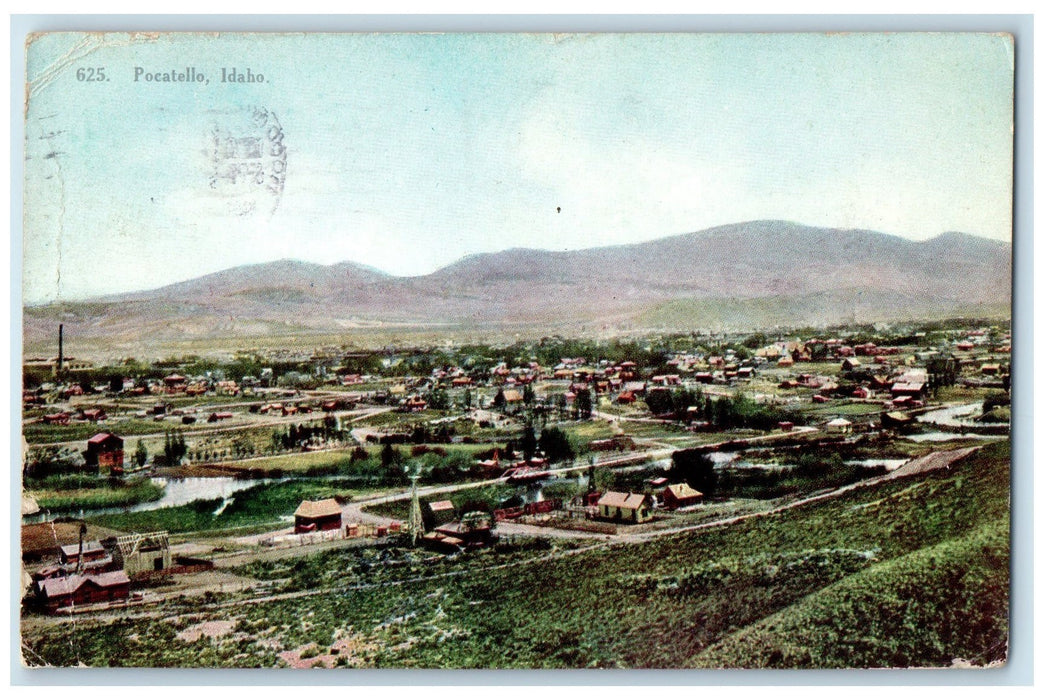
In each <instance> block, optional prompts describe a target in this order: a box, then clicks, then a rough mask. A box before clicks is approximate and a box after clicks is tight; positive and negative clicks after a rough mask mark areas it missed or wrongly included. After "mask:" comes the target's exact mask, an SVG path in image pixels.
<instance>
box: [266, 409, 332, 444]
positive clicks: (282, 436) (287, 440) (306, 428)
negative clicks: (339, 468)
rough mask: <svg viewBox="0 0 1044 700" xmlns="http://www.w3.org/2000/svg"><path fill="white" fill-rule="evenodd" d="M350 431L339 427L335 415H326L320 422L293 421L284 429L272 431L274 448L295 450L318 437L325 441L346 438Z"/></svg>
mask: <svg viewBox="0 0 1044 700" xmlns="http://www.w3.org/2000/svg"><path fill="white" fill-rule="evenodd" d="M347 437H348V431H346V430H344V429H343V428H339V427H338V425H337V419H336V418H335V417H334V416H325V417H324V418H323V420H322V422H320V423H314V424H312V425H297V424H296V423H291V424H290V425H289V426H287V427H286V429H284V430H273V431H272V448H273V449H274V450H275V451H280V450H293V449H297V448H298V447H301V446H302V445H304V444H305V443H307V442H309V441H311V440H315V439H317V438H319V439H322V440H323V441H329V440H345V439H347Z"/></svg>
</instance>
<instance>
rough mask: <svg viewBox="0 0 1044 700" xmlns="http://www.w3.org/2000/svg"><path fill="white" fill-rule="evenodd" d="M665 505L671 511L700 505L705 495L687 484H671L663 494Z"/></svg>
mask: <svg viewBox="0 0 1044 700" xmlns="http://www.w3.org/2000/svg"><path fill="white" fill-rule="evenodd" d="M660 497H661V499H662V500H663V505H664V506H666V507H667V508H670V509H671V510H674V509H676V508H683V507H685V506H691V505H693V504H696V503H699V502H700V501H701V500H702V499H703V494H702V493H700V492H699V491H697V490H696V489H694V488H692V487H691V486H689V485H688V484H686V483H681V484H670V485H669V486H667V488H665V489H664V490H663V493H662V494H661V496H660Z"/></svg>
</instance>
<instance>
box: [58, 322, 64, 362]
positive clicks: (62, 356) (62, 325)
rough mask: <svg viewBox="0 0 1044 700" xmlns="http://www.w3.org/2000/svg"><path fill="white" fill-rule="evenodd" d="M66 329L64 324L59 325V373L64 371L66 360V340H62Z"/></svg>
mask: <svg viewBox="0 0 1044 700" xmlns="http://www.w3.org/2000/svg"><path fill="white" fill-rule="evenodd" d="M64 328H65V326H64V324H61V323H59V324H58V371H59V372H61V371H62V362H63V361H64V360H65V355H64V352H63V351H64V347H63V340H64V339H63V338H62V335H63V330H64Z"/></svg>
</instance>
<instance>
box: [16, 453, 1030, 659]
mask: <svg viewBox="0 0 1044 700" xmlns="http://www.w3.org/2000/svg"><path fill="white" fill-rule="evenodd" d="M1009 462H1010V447H1009V445H1008V443H1007V442H998V443H994V444H991V445H988V446H986V447H984V448H983V449H982V450H980V451H979V452H977V453H975V454H972V455H971V456H969V457H966V458H964V459H963V460H961V461H959V462H957V463H955V464H953V465H951V467H950V468H948V469H946V470H939V471H935V472H930V473H922V474H918V475H914V476H907V477H904V478H897V479H894V480H891V481H886V482H882V483H878V484H875V485H867V486H863V487H861V488H856V489H853V490H851V491H848V492H846V493H844V494H842V495H840V496H838V497H836V498H833V499H832V500H824V501H820V502H818V503H810V504H806V505H802V506H800V507H795V508H792V509H790V510H786V511H781V512H776V513H773V514H770V515H764V516H762V517H757V518H752V519H748V520H745V521H742V522H738V523H733V524H731V525H723V526H720V527H716V528H711V529H706V530H698V531H690V532H686V533H682V534H673V535H663V536H661V537H658V538H655V539H652V540H649V541H646V542H640V543H620V544H614V545H612V546H606V545H605V544H604V543H599V542H598V541H595V542H594V543H593V544H591V543H589V542H590V541H588V542H583V543H573V544H561V543H560V544H550V543H547V542H526V541H520V542H515V543H507V544H503V545H500V546H498V547H497V548H495V549H493V550H486V551H482V552H479V553H474V554H470V555H467V556H462V557H459V558H457V559H453V560H450V559H446V560H438V561H434V562H433V561H430V560H426V558H427V557H429V555H428V554H427V553H423V552H421V553H415V552H412V550H407V549H402V548H397V547H387V548H384V549H381V550H378V549H376V548H369V549H366V548H361V549H360V548H355V549H343V550H339V551H327V552H324V553H320V554H314V555H309V556H303V557H298V558H292V559H288V560H285V561H260V562H256V563H254V564H251V565H248V566H244V567H241V568H240V569H239V570H238V571H237V573H239V574H241V575H243V576H250V577H253V578H256V579H260V580H262V581H264V582H265V583H266V584H268V585H269V586H273V587H275V588H266V589H265V591H264V594H263V596H262V597H259V598H255V599H254V600H252V601H251V602H250V603H249V604H246V603H244V602H243V601H241V600H240V601H237V600H236V599H235V597H234V596H235V594H230V593H226V594H223V595H222V596H218V595H213V594H211V595H210V596H209V597H208V599H207V600H205V601H202V602H200V603H198V604H197V603H195V602H193V603H192V604H191V605H189V606H188V607H187V608H186V607H184V605H181V606H180V607H179V604H176V603H172V604H171V607H169V608H167V609H165V610H164V614H161V615H156V616H153V617H142V618H140V619H137V620H134V619H128V618H121V619H120V620H115V619H107V620H102V621H88V620H82V621H81V622H80V623H79V624H77V625H76V626H75V627H74V628H69V629H65V628H58V627H53V626H52V627H47V628H45V629H43V630H41V631H39V632H37V633H33V634H28V635H25V634H23V644H24V645H25V647H26V648H27V649H29V650H31V651H32V654H33V655H34V656H33V658H34V659H39V660H43V661H44V662H46V663H51V664H55V665H63V666H64V665H75V664H77V663H85V664H87V665H92V666H113V665H128V666H179V665H192V666H231V667H235V666H250V667H253V666H261V667H264V666H273V665H277V664H280V663H282V662H283V661H285V660H286V659H287V658H288V657H287V656H286V654H288V653H289V654H291V655H293V654H296V655H297V657H296V658H298V659H300V658H302V657H303V658H305V659H306V660H307V659H314V660H316V661H317V662H318V663H322V661H320V660H319V659H317V658H316V657H317V656H320V655H322V656H325V655H327V653H328V652H329V651H330V650H334V651H337V652H338V653H337V654H333V652H330V657H331V659H333V660H334V661H336V662H337V663H338V664H344V665H351V666H371V667H374V666H376V667H385V668H388V667H394V668H401V667H423V668H589V667H603V668H617V667H626V668H679V667H692V666H699V667H723V666H724V667H748V668H760V667H790V668H793V667H803V668H833V667H862V668H882V667H894V666H904V667H948V666H951V665H955V664H962V663H966V662H970V663H972V664H975V665H980V666H984V665H989V664H991V663H996V662H1000V661H1003V660H1004V659H1005V658H1006V655H1007V639H1008V584H1009V570H1008V565H1009V560H1010V556H1009V542H1008V536H1007V533H1008V527H1009ZM393 564H394V565H393ZM269 593H282V594H286V595H285V596H283V597H282V599H279V598H280V596H275V597H269ZM245 595H248V596H249V595H250V594H245ZM164 615H169V616H167V617H164ZM303 620H304V621H306V623H304V624H303V623H302V621H303ZM201 622H215V623H223V624H225V625H226V626H229V629H231V630H232V631H233V632H234V633H233V634H228V635H226V636H223V637H218V638H215V639H211V640H201V641H198V642H197V641H184V640H182V639H181V638H179V637H178V634H179V633H181V632H184V631H185V630H186V629H189V628H190V627H191V628H195V626H197V625H199V624H200V623H201ZM128 640H133V642H130V641H128Z"/></svg>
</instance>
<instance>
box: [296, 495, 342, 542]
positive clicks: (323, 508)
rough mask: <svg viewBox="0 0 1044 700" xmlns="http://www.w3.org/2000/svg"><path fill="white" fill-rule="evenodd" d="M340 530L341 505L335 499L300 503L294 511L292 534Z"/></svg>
mask: <svg viewBox="0 0 1044 700" xmlns="http://www.w3.org/2000/svg"><path fill="white" fill-rule="evenodd" d="M340 528H341V504H340V503H338V502H337V499H335V498H325V499H323V500H321V501H301V505H299V506H298V507H297V510H295V511H294V532H295V533H298V534H300V533H302V532H316V531H318V530H339V529H340Z"/></svg>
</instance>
